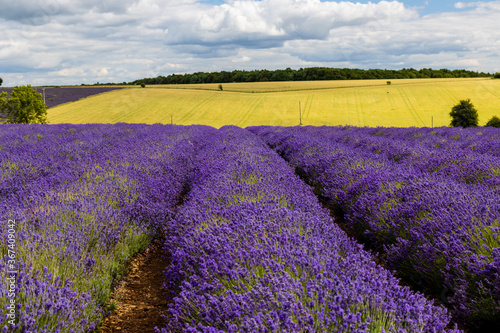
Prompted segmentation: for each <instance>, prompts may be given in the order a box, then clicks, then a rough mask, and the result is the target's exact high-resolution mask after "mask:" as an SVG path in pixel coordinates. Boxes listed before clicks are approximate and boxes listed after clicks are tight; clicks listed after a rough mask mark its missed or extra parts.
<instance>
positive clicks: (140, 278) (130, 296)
mask: <svg viewBox="0 0 500 333" xmlns="http://www.w3.org/2000/svg"><path fill="white" fill-rule="evenodd" d="M163 241H164V237H158V238H157V239H156V240H155V241H154V242H153V243H152V244H151V245H150V246H149V248H148V249H147V250H146V251H145V252H144V253H140V254H138V255H136V256H135V257H134V258H133V259H132V261H131V263H130V274H129V275H128V276H127V277H126V278H125V279H124V280H123V281H122V282H121V283H120V285H119V286H118V287H117V288H116V289H115V291H114V292H113V294H112V299H113V300H114V302H115V304H116V305H117V308H116V310H115V312H113V313H112V314H111V315H110V316H108V317H106V318H105V319H104V323H103V325H102V326H101V332H102V333H112V332H126V333H149V332H155V330H154V328H155V326H157V327H159V328H160V327H165V320H164V319H163V318H162V317H161V315H162V314H166V313H167V307H168V301H167V299H166V298H165V296H164V295H163V294H164V292H165V289H164V287H163V282H164V281H165V277H164V275H163V271H164V270H165V267H167V266H168V265H169V260H168V259H165V258H163V253H162V243H163Z"/></svg>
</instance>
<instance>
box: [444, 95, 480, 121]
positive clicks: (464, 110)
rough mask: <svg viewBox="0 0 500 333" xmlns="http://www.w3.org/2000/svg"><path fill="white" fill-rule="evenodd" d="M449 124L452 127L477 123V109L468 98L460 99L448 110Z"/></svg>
mask: <svg viewBox="0 0 500 333" xmlns="http://www.w3.org/2000/svg"><path fill="white" fill-rule="evenodd" d="M450 116H451V118H452V119H451V126H453V127H464V128H465V127H475V126H477V123H478V113H477V110H476V109H475V108H474V105H472V103H471V101H470V99H466V100H461V101H460V103H458V104H457V105H455V106H454V107H453V108H452V109H451V112H450Z"/></svg>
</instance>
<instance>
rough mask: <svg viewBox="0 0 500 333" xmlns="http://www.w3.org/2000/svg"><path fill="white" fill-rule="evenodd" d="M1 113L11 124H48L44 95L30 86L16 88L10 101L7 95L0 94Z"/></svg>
mask: <svg viewBox="0 0 500 333" xmlns="http://www.w3.org/2000/svg"><path fill="white" fill-rule="evenodd" d="M0 113H3V114H5V116H6V118H7V123H11V124H35V123H41V124H45V123H47V106H46V105H45V103H44V102H43V97H42V94H40V93H39V92H37V91H36V90H35V89H34V88H32V87H31V86H30V85H27V86H19V87H15V88H14V90H13V91H12V93H11V94H10V98H9V99H7V93H5V92H3V93H2V94H0Z"/></svg>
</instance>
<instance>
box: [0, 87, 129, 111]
mask: <svg viewBox="0 0 500 333" xmlns="http://www.w3.org/2000/svg"><path fill="white" fill-rule="evenodd" d="M13 89H14V88H0V93H2V92H4V91H5V92H6V93H7V96H10V93H11V92H12V90H13ZM35 89H36V91H37V92H38V93H40V94H42V95H45V104H46V105H47V108H52V107H54V106H58V105H61V104H66V103H71V102H75V101H78V100H80V99H82V98H86V97H89V96H92V95H96V94H102V93H105V92H108V91H112V90H116V89H120V88H117V87H63V88H61V87H45V88H43V87H35Z"/></svg>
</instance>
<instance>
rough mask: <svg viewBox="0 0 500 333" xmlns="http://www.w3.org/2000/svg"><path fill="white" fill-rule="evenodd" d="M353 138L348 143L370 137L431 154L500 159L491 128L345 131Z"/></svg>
mask: <svg viewBox="0 0 500 333" xmlns="http://www.w3.org/2000/svg"><path fill="white" fill-rule="evenodd" d="M342 129H343V130H348V131H349V133H350V135H349V136H347V137H345V139H346V140H347V141H351V142H352V141H353V140H355V138H356V136H358V135H360V136H362V137H366V136H370V137H372V138H374V137H378V138H385V139H390V140H389V141H392V142H394V141H397V142H398V143H403V144H404V145H409V146H410V147H414V148H423V149H430V150H438V151H444V150H460V151H465V152H467V153H470V152H474V153H479V154H488V155H492V156H500V133H499V131H498V129H496V128H492V127H481V128H477V127H476V128H452V127H438V128H396V127H377V128H361V127H349V126H346V127H343V128H342Z"/></svg>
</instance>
